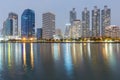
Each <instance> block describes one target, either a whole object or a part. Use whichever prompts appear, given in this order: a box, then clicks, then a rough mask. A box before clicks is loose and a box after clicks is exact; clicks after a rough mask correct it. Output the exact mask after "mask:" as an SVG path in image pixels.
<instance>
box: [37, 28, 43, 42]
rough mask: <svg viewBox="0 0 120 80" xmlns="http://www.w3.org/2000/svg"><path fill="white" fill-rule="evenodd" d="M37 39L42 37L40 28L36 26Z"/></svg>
mask: <svg viewBox="0 0 120 80" xmlns="http://www.w3.org/2000/svg"><path fill="white" fill-rule="evenodd" d="M37 39H38V40H39V39H42V28H37Z"/></svg>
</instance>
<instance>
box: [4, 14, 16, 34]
mask: <svg viewBox="0 0 120 80" xmlns="http://www.w3.org/2000/svg"><path fill="white" fill-rule="evenodd" d="M3 35H4V36H17V35H18V15H17V14H16V13H13V12H11V13H9V15H8V18H7V19H6V21H4V23H3Z"/></svg>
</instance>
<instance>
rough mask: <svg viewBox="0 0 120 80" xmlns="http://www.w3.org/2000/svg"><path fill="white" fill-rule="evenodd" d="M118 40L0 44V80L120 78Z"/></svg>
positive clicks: (119, 47)
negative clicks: (114, 41) (111, 41)
mask: <svg viewBox="0 0 120 80" xmlns="http://www.w3.org/2000/svg"><path fill="white" fill-rule="evenodd" d="M119 61H120V44H119V43H0V80H120V76H119V74H120V72H119V69H120V62H119Z"/></svg>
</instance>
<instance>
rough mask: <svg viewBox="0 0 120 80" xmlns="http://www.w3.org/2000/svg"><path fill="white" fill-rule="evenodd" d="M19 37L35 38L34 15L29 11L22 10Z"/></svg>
mask: <svg viewBox="0 0 120 80" xmlns="http://www.w3.org/2000/svg"><path fill="white" fill-rule="evenodd" d="M21 36H22V37H26V38H29V37H35V13H34V11H33V10H31V9H26V10H24V12H23V14H22V16H21Z"/></svg>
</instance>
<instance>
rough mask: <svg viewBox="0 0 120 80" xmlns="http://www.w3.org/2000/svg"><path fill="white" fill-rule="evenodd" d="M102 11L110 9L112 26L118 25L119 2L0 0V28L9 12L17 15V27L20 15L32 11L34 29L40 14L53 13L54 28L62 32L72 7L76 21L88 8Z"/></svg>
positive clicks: (98, 0) (37, 25) (117, 0)
mask: <svg viewBox="0 0 120 80" xmlns="http://www.w3.org/2000/svg"><path fill="white" fill-rule="evenodd" d="M95 5H97V6H98V8H100V9H103V7H104V5H108V7H109V8H111V9H112V24H113V25H115V24H116V25H120V9H119V8H120V0H1V2H0V28H2V25H3V21H4V20H6V18H7V16H8V13H9V12H15V13H17V14H18V15H19V26H20V23H21V21H20V19H21V14H22V12H23V11H24V9H26V8H30V9H33V10H34V11H35V14H36V27H41V26H42V23H41V20H42V13H45V12H53V13H55V15H56V27H58V28H61V29H63V30H64V28H65V24H66V23H68V22H69V11H70V10H71V9H72V8H73V7H74V8H76V11H77V17H78V19H81V11H82V10H83V9H84V7H88V9H89V10H90V11H91V10H92V9H93V6H95Z"/></svg>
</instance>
